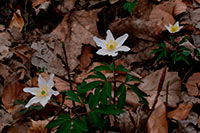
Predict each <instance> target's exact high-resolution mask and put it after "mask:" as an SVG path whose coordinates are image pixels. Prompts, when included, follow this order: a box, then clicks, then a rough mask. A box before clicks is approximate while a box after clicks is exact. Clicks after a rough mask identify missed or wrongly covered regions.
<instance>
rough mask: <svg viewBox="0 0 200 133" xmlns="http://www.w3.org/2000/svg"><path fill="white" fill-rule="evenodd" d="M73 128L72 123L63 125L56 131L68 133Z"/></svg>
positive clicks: (68, 122) (57, 132)
mask: <svg viewBox="0 0 200 133" xmlns="http://www.w3.org/2000/svg"><path fill="white" fill-rule="evenodd" d="M70 127H71V121H67V122H65V123H63V124H62V125H61V126H60V127H59V128H58V129H57V131H56V133H68V132H69V130H70Z"/></svg>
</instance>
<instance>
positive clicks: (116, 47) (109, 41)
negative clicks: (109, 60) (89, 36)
mask: <svg viewBox="0 0 200 133" xmlns="http://www.w3.org/2000/svg"><path fill="white" fill-rule="evenodd" d="M127 38H128V34H127V33H126V34H124V35H122V36H120V37H119V38H117V39H116V40H115V39H114V37H113V35H112V33H111V31H110V30H107V36H106V40H102V39H99V38H97V37H96V36H94V37H93V40H94V41H95V42H96V44H97V46H98V47H101V49H99V50H98V51H97V52H96V53H97V54H99V55H109V56H116V55H117V54H118V51H125V52H127V51H129V50H130V48H129V47H127V46H122V44H123V43H124V42H125V40H126V39H127Z"/></svg>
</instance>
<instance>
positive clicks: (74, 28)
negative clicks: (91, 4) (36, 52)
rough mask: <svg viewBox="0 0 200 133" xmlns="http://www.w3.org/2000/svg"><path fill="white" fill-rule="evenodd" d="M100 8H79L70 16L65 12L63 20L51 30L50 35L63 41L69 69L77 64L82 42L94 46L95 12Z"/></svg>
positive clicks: (95, 33)
mask: <svg viewBox="0 0 200 133" xmlns="http://www.w3.org/2000/svg"><path fill="white" fill-rule="evenodd" d="M100 10H101V9H98V10H91V11H83V10H81V11H77V12H74V13H73V14H71V15H70V16H69V14H66V15H65V17H64V19H63V21H62V22H61V23H60V24H59V25H58V26H57V27H56V29H54V30H53V31H52V33H51V35H52V36H56V37H57V39H59V40H61V41H65V45H66V52H67V57H68V62H70V63H69V67H70V70H74V69H75V68H76V67H77V65H78V64H79V60H78V56H79V55H81V49H82V44H91V45H92V46H95V47H96V44H95V42H94V40H93V36H94V35H98V30H97V26H96V22H97V20H98V18H97V13H98V12H99V11H100ZM69 24H70V26H69ZM68 27H70V30H68ZM68 31H71V33H68Z"/></svg>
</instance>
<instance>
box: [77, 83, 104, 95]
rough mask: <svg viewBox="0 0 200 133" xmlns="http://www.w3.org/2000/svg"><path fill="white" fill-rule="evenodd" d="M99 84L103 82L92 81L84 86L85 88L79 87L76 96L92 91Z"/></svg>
mask: <svg viewBox="0 0 200 133" xmlns="http://www.w3.org/2000/svg"><path fill="white" fill-rule="evenodd" d="M101 83H103V81H93V82H90V83H88V84H86V85H85V86H83V87H81V89H79V90H78V95H79V94H82V93H86V92H88V91H89V90H91V89H94V88H95V87H97V86H99V85H100V84H101Z"/></svg>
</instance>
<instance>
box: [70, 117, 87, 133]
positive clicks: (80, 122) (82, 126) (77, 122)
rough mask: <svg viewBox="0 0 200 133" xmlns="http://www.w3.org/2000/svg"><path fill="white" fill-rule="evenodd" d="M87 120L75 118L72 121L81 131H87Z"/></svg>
mask: <svg viewBox="0 0 200 133" xmlns="http://www.w3.org/2000/svg"><path fill="white" fill-rule="evenodd" d="M86 123H87V122H85V121H83V120H80V119H78V118H75V119H74V121H73V124H74V126H77V127H78V128H80V129H81V130H82V131H85V132H87V131H88V127H87V124H86Z"/></svg>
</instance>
